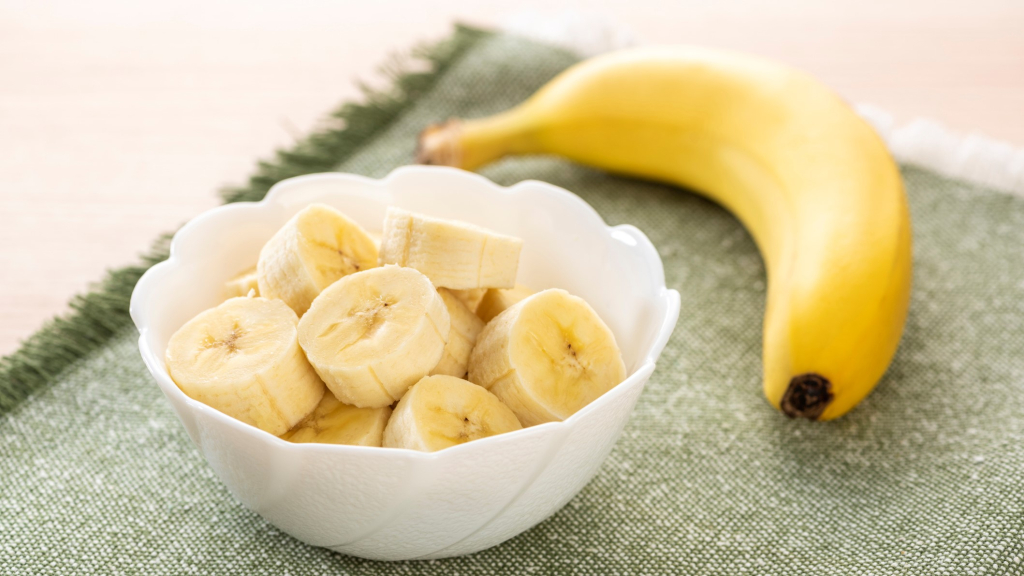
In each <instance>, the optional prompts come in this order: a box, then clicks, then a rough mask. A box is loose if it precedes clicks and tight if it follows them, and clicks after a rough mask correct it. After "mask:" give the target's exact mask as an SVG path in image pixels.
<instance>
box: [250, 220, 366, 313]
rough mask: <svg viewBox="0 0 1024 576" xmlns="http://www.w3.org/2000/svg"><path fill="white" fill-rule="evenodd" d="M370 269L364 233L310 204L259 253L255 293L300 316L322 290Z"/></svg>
mask: <svg viewBox="0 0 1024 576" xmlns="http://www.w3.org/2000/svg"><path fill="white" fill-rule="evenodd" d="M375 266H377V247H376V245H375V244H374V242H373V239H372V238H370V236H369V235H367V233H366V231H365V230H363V229H362V228H361V227H360V226H359V225H358V224H356V223H355V222H353V221H352V220H349V219H348V218H347V217H346V216H345V215H344V214H342V213H341V212H338V211H337V210H335V209H334V208H331V207H330V206H326V205H324V204H311V205H309V206H307V207H306V208H304V209H302V211H300V212H299V213H298V214H296V215H295V216H294V217H292V219H291V220H289V221H288V223H287V224H285V225H284V227H282V228H281V229H280V230H278V231H277V233H276V234H274V236H273V237H272V238H271V239H270V240H269V241H268V242H267V243H266V245H264V246H263V250H262V251H260V259H259V263H258V264H257V266H256V269H257V277H258V280H259V293H260V295H261V296H264V297H267V298H279V299H281V300H284V301H285V303H286V304H288V305H289V306H291V307H292V310H295V313H296V314H298V315H299V316H302V315H303V314H304V313H305V312H306V310H307V309H308V308H309V305H310V304H311V303H312V302H313V299H314V298H316V296H317V294H319V293H320V292H321V291H322V290H323V289H324V288H327V287H328V286H330V285H331V284H333V283H334V282H336V281H337V280H338V279H339V278H341V277H343V276H347V275H349V274H353V273H355V272H359V271H360V270H366V269H368V268H373V267H375Z"/></svg>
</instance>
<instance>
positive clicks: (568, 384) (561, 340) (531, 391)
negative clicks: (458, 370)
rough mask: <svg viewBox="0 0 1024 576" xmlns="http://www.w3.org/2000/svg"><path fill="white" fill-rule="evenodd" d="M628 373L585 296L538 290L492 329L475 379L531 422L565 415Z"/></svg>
mask: <svg viewBox="0 0 1024 576" xmlns="http://www.w3.org/2000/svg"><path fill="white" fill-rule="evenodd" d="M625 378H626V366H625V364H624V363H623V362H622V354H621V352H619V347H618V344H616V342H615V336H614V335H613V334H612V331H611V330H609V329H608V326H606V325H605V323H604V322H603V321H602V320H601V318H600V317H599V316H598V315H597V312H595V311H594V309H593V308H591V307H590V305H589V304H587V303H586V302H585V301H584V300H583V299H582V298H578V297H576V296H573V295H571V294H569V293H568V292H566V291H565V290H560V289H550V290H544V291H542V292H538V293H536V294H534V295H533V296H530V297H528V298H526V299H524V300H522V301H520V302H519V303H518V304H515V305H514V306H512V307H511V308H509V309H507V310H505V311H504V312H502V313H501V314H499V315H498V316H497V317H496V318H495V319H494V320H492V321H491V322H490V323H488V324H487V326H486V327H484V330H483V332H481V333H480V337H479V338H478V339H477V343H476V346H475V347H474V348H473V353H472V354H471V355H470V357H469V381H470V382H473V383H476V384H479V385H480V386H483V387H484V388H486V389H488V390H490V391H491V392H493V393H494V395H495V396H497V397H498V399H500V400H501V401H502V402H504V403H505V404H506V405H507V406H508V407H509V408H511V409H512V412H514V413H515V415H516V417H517V418H518V419H519V421H520V422H521V423H522V424H523V426H533V425H536V424H542V423H544V422H553V421H558V420H564V419H566V418H568V417H569V416H572V415H573V414H575V413H576V412H577V411H579V410H580V409H581V408H583V407H584V406H586V405H587V404H590V403H591V402H593V401H594V400H595V399H597V397H598V396H600V395H602V394H604V393H605V392H607V391H608V390H611V389H612V388H613V387H614V386H615V385H616V384H618V383H619V382H622V381H623V380H624V379H625Z"/></svg>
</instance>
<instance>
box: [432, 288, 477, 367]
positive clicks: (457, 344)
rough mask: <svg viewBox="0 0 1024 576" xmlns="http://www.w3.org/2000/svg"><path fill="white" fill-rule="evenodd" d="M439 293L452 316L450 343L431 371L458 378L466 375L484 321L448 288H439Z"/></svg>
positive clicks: (449, 315) (450, 316)
mask: <svg viewBox="0 0 1024 576" xmlns="http://www.w3.org/2000/svg"><path fill="white" fill-rule="evenodd" d="M437 293H438V294H440V295H441V299H442V300H444V305H445V307H446V308H447V309H448V317H449V318H451V324H452V327H451V330H450V331H449V332H448V344H447V345H446V346H445V347H444V356H442V357H441V361H440V362H438V363H437V366H434V369H433V370H431V371H430V373H431V374H447V375H449V376H454V377H456V378H465V377H466V367H467V365H468V364H469V354H470V352H472V351H473V346H474V345H476V338H477V336H479V335H480V331H481V330H483V329H484V321H483V320H481V319H479V318H477V316H476V314H473V312H471V311H470V309H469V308H467V307H466V305H465V304H463V303H462V300H459V299H458V298H456V297H455V295H454V294H452V293H451V291H450V290H448V289H447V288H438V289H437Z"/></svg>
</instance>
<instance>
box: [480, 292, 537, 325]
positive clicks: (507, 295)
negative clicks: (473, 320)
mask: <svg viewBox="0 0 1024 576" xmlns="http://www.w3.org/2000/svg"><path fill="white" fill-rule="evenodd" d="M531 294H533V290H530V289H529V288H527V287H526V286H523V285H522V284H516V286H515V288H509V289H507V290H502V289H500V288H491V289H490V290H488V291H487V292H485V293H484V295H483V297H482V298H481V299H480V304H479V305H478V306H477V307H476V315H477V316H479V317H480V319H481V320H483V321H484V322H490V321H491V320H492V319H493V318H494V317H495V316H497V315H498V314H501V313H502V312H504V311H505V310H506V309H508V308H510V307H511V306H512V305H513V304H515V303H516V302H519V301H520V300H522V299H524V298H526V297H527V296H530V295H531Z"/></svg>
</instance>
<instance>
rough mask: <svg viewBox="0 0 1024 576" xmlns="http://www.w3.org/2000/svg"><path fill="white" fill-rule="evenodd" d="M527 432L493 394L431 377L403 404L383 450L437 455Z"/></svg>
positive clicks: (448, 378) (390, 424) (452, 379)
mask: <svg viewBox="0 0 1024 576" xmlns="http://www.w3.org/2000/svg"><path fill="white" fill-rule="evenodd" d="M521 428H522V426H521V425H520V424H519V421H518V420H517V419H516V416H515V414H513V413H512V411H511V410H509V409H508V406H505V405H504V404H502V403H501V401H500V400H498V399H497V398H496V397H495V396H494V394H491V393H490V392H488V391H487V390H484V389H483V388H481V387H479V386H477V385H476V384H472V383H470V382H467V381H465V380H462V379H461V378H455V377H453V376H443V375H439V376H428V377H426V378H424V379H422V380H420V381H419V382H417V383H416V384H415V385H414V386H413V387H412V388H410V389H409V392H408V393H406V395H405V396H403V397H402V400H401V401H399V402H398V406H397V407H395V412H394V414H392V415H391V420H389V421H388V425H387V428H385V429H384V443H383V445H384V447H385V448H408V449H410V450H420V451H422V452H435V451H437V450H443V449H445V448H448V447H450V446H456V445H458V444H465V443H466V442H471V441H473V440H478V439H480V438H486V437H488V436H494V435H497V434H504V433H505V432H511V431H513V430H519V429H521Z"/></svg>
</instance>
